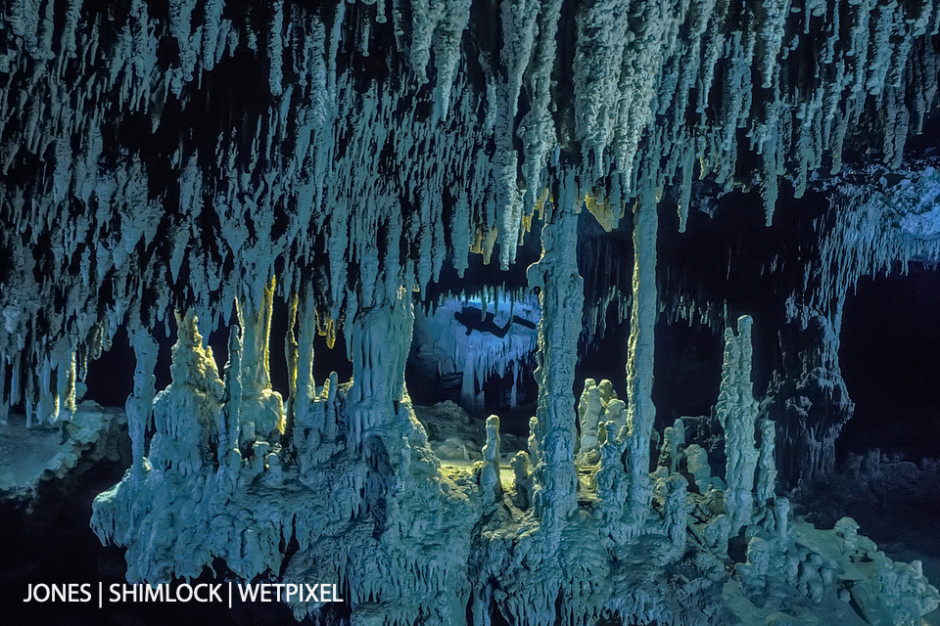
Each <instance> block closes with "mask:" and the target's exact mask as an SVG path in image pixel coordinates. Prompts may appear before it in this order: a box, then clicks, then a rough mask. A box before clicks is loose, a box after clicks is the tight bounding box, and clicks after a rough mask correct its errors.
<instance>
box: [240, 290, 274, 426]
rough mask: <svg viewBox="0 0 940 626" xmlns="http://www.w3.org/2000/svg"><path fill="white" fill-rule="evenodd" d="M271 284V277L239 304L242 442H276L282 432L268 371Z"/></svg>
mask: <svg viewBox="0 0 940 626" xmlns="http://www.w3.org/2000/svg"><path fill="white" fill-rule="evenodd" d="M274 281H275V279H274V278H273V277H272V278H271V280H270V282H268V283H267V284H266V285H264V287H263V288H262V289H261V290H260V292H261V293H260V294H258V293H251V292H249V294H247V295H246V296H245V297H244V298H243V300H242V301H239V302H238V321H239V324H240V326H241V328H242V337H241V344H242V351H241V367H240V371H239V374H240V380H241V398H240V407H239V422H240V428H241V430H242V432H241V439H242V443H251V442H252V441H255V440H262V441H277V440H278V439H279V438H280V435H281V434H283V432H284V403H283V400H282V399H281V394H279V393H277V392H276V391H274V390H273V389H271V374H270V370H269V368H268V360H269V347H268V346H269V340H270V335H271V311H272V308H273V305H274V284H275V282H274Z"/></svg>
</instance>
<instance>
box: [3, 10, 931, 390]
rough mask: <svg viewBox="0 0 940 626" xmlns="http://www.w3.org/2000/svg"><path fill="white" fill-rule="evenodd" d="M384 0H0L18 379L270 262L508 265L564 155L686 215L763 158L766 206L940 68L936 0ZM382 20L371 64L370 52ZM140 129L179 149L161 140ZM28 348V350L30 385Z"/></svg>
mask: <svg viewBox="0 0 940 626" xmlns="http://www.w3.org/2000/svg"><path fill="white" fill-rule="evenodd" d="M387 4H388V3H384V2H380V3H375V4H373V5H371V6H369V5H367V4H363V5H358V4H352V5H348V3H345V2H338V3H337V4H336V6H335V7H332V8H329V9H327V8H322V7H321V8H318V9H311V8H309V7H306V6H304V5H302V4H300V3H282V2H275V3H271V4H270V5H264V6H263V7H262V6H260V5H258V6H254V7H250V8H249V9H248V11H249V13H250V14H251V15H249V16H245V15H240V14H238V13H237V12H235V11H233V10H230V7H228V6H227V5H226V3H224V2H223V1H222V0H188V1H182V2H175V3H173V4H172V5H171V6H170V7H169V10H168V11H167V13H166V14H160V13H159V12H154V11H152V10H150V9H149V8H148V7H147V5H146V3H145V2H143V0H132V1H131V2H130V6H129V10H128V11H127V13H126V14H122V15H118V14H117V12H116V11H115V10H114V9H113V8H111V7H110V6H109V5H101V4H97V5H93V4H90V3H81V2H68V3H54V2H46V3H43V4H42V5H41V7H40V10H36V8H35V6H34V3H31V2H28V1H27V0H14V1H13V2H11V3H10V6H9V7H8V10H7V11H5V13H4V15H3V16H2V18H0V19H2V21H3V22H4V26H6V29H5V32H7V33H8V36H7V37H6V38H5V40H4V41H5V46H6V47H5V49H3V50H0V73H2V74H3V75H4V78H3V79H2V80H3V81H4V82H3V84H2V87H3V88H2V89H0V113H2V114H0V137H2V142H0V177H2V178H3V180H4V184H3V185H2V186H0V189H2V192H0V206H2V210H0V215H2V216H3V217H2V219H0V222H2V226H3V228H2V233H3V234H2V235H0V238H2V239H0V244H2V245H0V247H2V248H3V249H4V250H5V254H7V255H8V257H9V260H10V263H9V264H8V266H9V268H11V269H10V270H9V271H8V276H7V277H6V279H5V285H4V287H5V289H4V290H3V295H2V296H0V307H2V308H3V310H4V311H5V324H4V328H3V330H2V333H0V350H2V353H3V354H4V355H6V356H7V359H8V360H10V361H11V365H13V367H14V369H15V370H17V375H16V377H15V385H14V388H11V389H7V390H5V392H4V395H5V398H4V400H10V399H11V398H21V397H23V392H24V391H27V393H26V396H27V401H30V402H33V403H34V404H40V403H41V402H44V401H42V400H41V398H42V397H45V396H44V394H45V390H46V387H48V388H49V389H51V388H52V387H53V386H55V387H56V389H57V392H56V393H57V394H58V397H59V398H60V404H61V398H62V394H59V393H58V389H59V388H60V387H62V388H64V387H66V386H67V384H66V383H63V384H60V383H59V382H56V383H53V382H51V381H52V375H51V374H50V375H46V373H45V372H47V371H49V372H52V371H55V372H56V374H55V376H56V377H57V381H59V380H67V379H68V378H69V375H68V374H67V373H66V374H62V372H67V370H68V369H69V366H68V360H69V359H66V358H64V357H63V358H59V357H60V356H61V355H64V354H70V353H73V352H76V351H79V348H80V346H83V345H84V344H85V343H86V342H87V341H88V338H89V337H90V336H91V335H93V334H95V333H103V334H104V335H105V336H106V337H108V336H111V334H113V332H114V329H116V328H117V327H119V326H120V325H121V324H122V323H123V322H125V321H129V322H131V323H132V324H133V323H135V322H136V321H137V319H138V318H139V319H140V320H141V321H143V322H144V325H145V326H153V325H154V324H155V323H156V322H159V321H160V320H162V319H163V317H164V316H165V315H166V313H167V312H168V311H171V310H173V309H174V308H193V309H194V310H197V311H198V317H199V319H200V329H201V331H202V333H203V334H204V335H205V334H207V333H208V330H209V329H211V328H213V327H216V326H218V324H219V321H220V319H223V318H227V316H228V315H230V308H231V307H230V306H228V305H229V303H231V302H232V301H233V300H234V299H235V298H236V297H237V296H239V295H240V293H241V291H242V289H243V285H245V284H246V283H247V284H249V285H254V286H253V287H251V289H252V290H253V291H255V292H258V291H260V290H261V289H263V284H264V282H265V280H266V277H268V276H270V275H272V274H273V272H274V270H275V267H277V266H278V265H279V264H281V265H283V266H284V267H286V270H285V272H284V274H283V282H282V290H283V291H282V293H283V294H290V293H292V292H293V291H295V290H294V289H293V286H294V285H298V284H301V283H302V282H304V281H305V280H309V279H310V278H311V274H315V276H313V278H314V280H316V282H317V284H318V285H319V286H321V287H322V288H321V289H318V290H317V293H316V295H315V297H316V298H317V300H318V302H319V305H320V308H321V309H322V310H324V311H327V312H328V315H326V316H325V317H327V318H331V319H334V320H338V319H339V318H340V316H341V312H342V310H343V309H344V307H348V306H349V305H350V302H349V293H350V291H353V292H358V291H368V290H369V289H371V288H372V287H371V285H370V284H368V280H366V281H365V284H363V285H362V287H361V289H359V288H358V287H355V288H354V289H352V290H350V289H349V288H348V287H349V285H350V283H356V282H358V281H360V278H359V277H361V276H366V277H371V276H375V275H376V274H378V273H381V271H383V270H385V271H386V272H387V273H388V274H396V276H394V279H390V280H391V282H394V283H396V285H401V284H404V285H406V287H407V288H417V289H419V290H422V291H423V290H425V289H426V287H427V285H428V284H429V282H431V281H436V280H437V278H438V276H439V272H440V271H441V268H442V267H443V265H444V262H445V260H447V259H449V260H450V261H451V262H452V263H453V266H454V267H455V268H456V269H457V270H458V272H462V271H463V270H464V269H466V267H467V255H468V254H469V253H470V250H471V249H474V250H478V251H479V252H481V253H482V254H483V255H484V257H485V259H487V260H489V259H490V257H491V256H492V254H493V253H494V251H495V250H496V248H497V247H498V249H499V258H500V263H501V265H503V266H504V267H506V266H508V265H509V264H511V263H512V262H513V260H514V259H515V250H516V246H517V245H518V243H519V241H520V240H521V239H522V237H523V236H524V233H525V231H526V229H527V227H528V226H529V225H530V224H531V220H532V215H533V213H534V212H535V210H536V208H537V207H538V205H539V203H540V201H542V200H544V198H545V194H543V193H542V190H544V189H545V188H546V187H550V184H549V181H550V180H551V179H552V178H554V179H556V180H558V179H562V178H565V177H568V176H569V175H574V176H575V177H576V178H577V179H578V181H579V182H578V184H579V187H580V189H581V190H583V191H582V192H579V197H584V196H585V195H588V196H590V201H589V202H588V208H589V210H591V211H592V212H593V213H595V214H596V215H598V217H599V219H600V220H601V222H602V223H603V224H604V225H605V227H610V226H611V225H613V224H616V221H617V219H619V217H620V215H621V214H622V212H623V210H624V209H623V207H625V206H627V203H628V201H629V200H630V199H632V198H633V197H634V195H635V194H636V193H637V190H638V189H641V188H642V189H650V190H653V191H654V192H656V194H657V196H656V197H659V195H658V194H659V192H661V190H662V188H663V187H664V186H665V185H669V184H675V185H677V186H678V187H679V194H678V196H679V198H680V202H679V210H680V214H681V217H682V220H681V223H682V225H684V223H685V216H686V215H687V213H688V209H689V198H690V194H689V188H690V185H691V182H692V180H693V178H694V175H698V176H708V177H711V178H713V179H714V180H716V181H717V182H719V183H720V184H724V185H726V186H727V185H731V184H733V183H734V182H736V181H738V182H744V183H748V184H749V183H751V182H753V180H754V179H756V180H757V181H758V182H760V184H761V187H762V189H763V190H764V193H765V196H766V206H767V218H768V221H769V219H770V215H771V212H772V210H773V205H774V199H775V197H776V186H777V179H778V178H779V177H781V176H787V177H791V178H793V179H794V181H795V183H796V187H797V192H798V194H799V193H800V192H802V190H803V189H804V188H805V186H806V182H807V180H808V177H809V173H810V172H813V171H815V170H817V169H819V167H820V166H821V164H822V163H823V161H824V160H825V158H826V157H827V156H830V157H831V160H832V164H833V169H834V170H838V168H839V164H840V156H841V153H842V146H843V144H844V143H845V142H846V141H848V140H849V139H850V138H851V136H852V133H853V132H854V128H855V126H856V124H857V122H858V120H859V119H860V116H862V115H863V113H865V112H866V111H869V110H871V109H875V110H876V112H877V113H878V114H879V115H878V116H877V119H880V120H883V121H884V123H883V125H882V126H881V127H880V128H878V129H877V132H879V133H880V135H881V136H882V138H883V141H882V144H883V146H884V150H883V153H884V155H885V157H886V158H889V159H890V160H892V161H896V159H897V158H898V156H899V155H900V146H902V145H903V141H904V138H905V137H906V136H907V135H908V134H910V133H913V132H916V131H917V130H918V129H919V128H920V125H921V122H922V120H923V116H924V112H925V111H926V110H927V109H928V108H929V106H930V104H931V102H932V99H933V98H934V96H935V90H936V81H935V80H934V79H935V77H936V74H937V67H938V65H937V55H936V49H935V38H933V39H932V38H931V36H932V35H935V34H936V33H937V32H938V28H940V5H936V6H935V5H934V4H933V3H931V2H927V1H923V2H908V3H897V2H894V1H887V0H885V1H875V0H866V1H863V2H855V3H837V2H818V3H815V4H814V5H813V6H812V7H811V8H808V9H807V10H803V11H795V10H793V9H792V8H791V6H790V3H789V2H786V1H781V2H765V3H761V4H758V5H750V4H747V3H745V4H739V3H731V2H725V1H716V0H694V1H692V2H681V3H678V2H674V1H671V0H655V1H653V2H644V3H630V2H626V1H623V0H611V1H608V2H599V3H587V4H580V5H578V6H576V7H573V8H571V10H570V11H568V10H563V6H562V5H563V2H562V1H561V0H552V1H548V2H541V3H534V2H532V1H531V0H508V1H507V2H504V3H502V5H500V10H499V13H498V15H497V14H494V15H485V11H483V9H480V10H479V11H474V10H471V6H470V3H469V2H468V1H467V0H452V1H448V2H441V3H436V4H433V6H432V3H427V2H423V1H417V0H416V1H414V2H411V3H410V6H408V7H405V6H401V5H399V4H394V3H393V5H392V6H391V7H389V6H386V5H387ZM347 5H348V6H347ZM565 16H573V19H568V18H566V17H565ZM494 26H497V27H495V28H494ZM484 31H485V32H484ZM490 32H497V33H500V36H499V37H497V38H493V37H490ZM568 38H570V40H571V41H572V47H571V48H570V49H567V48H564V49H559V48H558V47H557V43H556V42H557V41H559V40H562V39H568ZM468 39H473V40H475V41H476V42H477V44H478V45H479V46H481V47H482V48H481V52H480V54H478V55H476V56H475V58H470V57H468V56H467V55H465V54H463V52H464V50H466V49H468V47H467V46H465V45H463V44H464V42H466V41H467V40H468ZM393 40H394V43H393ZM167 43H172V44H173V45H166V44H167ZM379 46H385V47H386V49H390V50H391V52H390V53H389V54H387V55H385V59H384V61H385V65H384V67H383V65H382V63H381V62H380V63H378V64H377V65H376V64H375V62H374V61H370V62H369V63H368V64H367V63H366V61H365V59H366V55H368V53H369V51H370V50H374V49H376V48H377V47H379ZM237 55H241V56H239V57H238V58H239V59H240V60H239V63H238V65H239V69H237V70H236V69H235V68H234V66H235V63H234V61H233V59H235V58H236V56H237ZM246 58H247V59H253V63H254V65H252V64H250V63H248V64H246V63H242V61H243V60H244V59H246ZM367 67H368V68H370V69H369V70H368V71H367V70H365V69H364V68H367ZM754 67H756V68H757V71H756V72H753V71H752V68H754ZM806 67H810V68H813V71H811V72H807V71H804V68H806ZM409 68H410V69H409ZM432 68H433V70H434V71H433V75H434V79H433V84H428V85H426V84H425V83H427V82H429V77H430V76H431V75H432V71H431V69H432ZM796 68H800V71H795V70H796ZM373 69H376V71H377V72H378V74H370V73H369V72H371V71H372V70H373ZM233 71H239V72H240V73H241V74H243V75H245V76H248V77H249V79H250V77H252V76H253V77H254V78H255V79H263V81H262V82H263V83H266V85H259V87H262V89H265V88H266V93H262V95H261V96H259V97H258V98H256V99H254V100H252V102H253V103H254V104H252V105H251V106H250V107H249V106H248V105H247V104H246V105H245V110H244V111H242V110H238V109H239V106H240V105H239V104H238V103H237V102H236V103H235V104H234V105H233V106H234V109H235V110H234V111H233V115H232V119H231V123H230V124H228V125H223V126H224V127H218V128H217V130H213V128H214V126H213V125H214V124H218V121H214V120H209V119H202V118H201V117H200V116H201V115H203V114H202V113H200V111H204V110H205V105H206V103H207V102H213V101H215V98H216V95H217V94H215V92H214V91H213V90H218V89H220V87H219V85H222V84H224V85H229V84H230V81H229V80H228V77H229V73H231V72H233ZM385 73H388V74H389V75H393V76H404V79H402V80H385V79H383V78H381V76H383V75H384V74H385ZM755 77H756V81H755V80H754V78H755ZM522 94H525V98H526V107H525V111H526V112H525V113H524V114H523V115H522V116H521V117H520V115H519V112H520V111H522V110H523V108H522V107H521V106H520V98H522V97H523V96H522ZM229 97H230V96H226V98H229ZM165 103H169V104H171V105H172V106H170V105H167V104H165ZM428 111H430V113H428ZM172 116H178V117H172ZM185 120H190V121H185ZM181 121H183V124H182V125H181ZM186 124H190V125H191V126H192V127H181V126H185V125H186ZM196 126H198V127H199V128H195V127H196ZM115 129H117V130H116V131H115ZM174 129H175V130H174ZM197 130H198V131H199V132H196V131H197ZM148 132H151V133H154V134H156V135H158V136H159V138H160V141H158V142H153V144H154V145H163V144H165V143H167V142H169V145H172V146H175V148H174V149H173V150H171V151H170V152H169V153H168V154H162V153H159V151H157V150H155V149H154V148H153V146H152V145H150V144H151V142H147V141H143V142H141V141H140V139H139V138H140V136H141V134H144V135H146V133H148ZM866 132H867V131H866ZM207 133H208V134H209V136H206V135H207ZM213 134H216V136H212V135H213ZM135 137H136V138H137V139H134V138H135ZM742 137H744V138H745V139H744V141H743V143H744V144H746V145H742ZM484 145H492V146H493V150H492V151H488V150H481V149H480V146H484ZM641 145H642V146H643V149H640V147H641ZM746 153H747V154H750V153H753V154H756V155H758V157H759V159H758V161H759V163H760V167H759V171H753V172H752V171H748V170H747V168H746V167H742V165H741V164H742V163H743V162H745V160H744V159H742V158H741V157H742V155H744V154H746ZM168 181H172V182H168ZM377 233H378V234H379V240H380V242H379V243H380V245H379V246H376V245H375V244H376V234H377ZM207 244H208V245H207ZM383 247H384V248H385V249H386V250H387V254H386V255H385V258H379V252H378V250H379V249H381V248H383ZM34 252H36V253H37V254H38V256H39V257H41V259H40V261H37V260H36V255H34ZM324 259H325V260H326V261H325V263H324ZM387 259H394V262H393V263H392V264H391V265H392V266H391V267H389V265H388V264H387V263H386V260H387ZM255 283H258V284H255ZM394 289H397V286H396V287H394V288H388V289H386V292H387V294H388V299H389V300H391V299H393V298H394V297H395V295H394V293H393V291H394ZM105 294H107V295H105ZM357 297H358V296H357ZM365 298H366V300H368V299H369V296H368V294H367V293H366V294H365ZM43 303H55V306H53V307H46V306H45V305H44V304H43ZM128 316H130V318H128ZM226 321H227V319H226ZM40 338H44V339H40ZM60 344H61V346H62V347H61V348H60ZM15 352H21V353H23V352H25V354H24V356H23V359H24V361H25V365H24V364H21V365H16V364H13V363H12V357H10V355H11V354H13V353H15ZM79 361H81V358H80V359H79ZM44 364H48V366H47V365H44ZM24 368H25V369H29V370H34V371H36V372H39V373H40V374H39V378H41V380H40V381H39V382H38V383H37V384H36V385H34V386H33V388H32V389H29V387H28V385H27V384H24V383H23V382H22V381H23V380H24V376H22V375H21V370H23V369H24ZM79 369H81V367H80V366H79ZM47 379H48V380H47ZM47 383H48V384H47ZM50 393H51V392H50Z"/></svg>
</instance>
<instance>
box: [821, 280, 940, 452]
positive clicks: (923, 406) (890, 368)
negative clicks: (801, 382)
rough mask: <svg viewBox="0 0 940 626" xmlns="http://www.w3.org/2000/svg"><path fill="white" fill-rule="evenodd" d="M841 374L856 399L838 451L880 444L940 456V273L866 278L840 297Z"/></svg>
mask: <svg viewBox="0 0 940 626" xmlns="http://www.w3.org/2000/svg"><path fill="white" fill-rule="evenodd" d="M839 356H840V362H841V366H842V374H843V377H844V379H845V384H846V386H847V387H848V390H849V395H850V397H851V398H852V400H853V401H854V402H855V416H854V417H853V418H852V419H851V420H849V422H848V424H846V426H845V429H844V430H843V433H842V436H841V437H840V438H839V440H838V442H837V447H838V452H839V456H840V457H844V456H845V455H846V453H848V452H854V453H856V454H859V453H863V452H865V451H866V450H870V449H874V448H880V449H881V450H882V452H893V453H900V454H902V455H903V456H904V457H905V458H908V459H910V460H914V461H917V460H919V459H921V458H924V457H940V382H938V381H940V272H937V271H936V270H932V269H927V268H925V267H924V266H922V265H920V264H914V263H912V264H911V265H910V268H909V273H908V275H906V276H901V275H897V274H895V275H892V276H890V277H887V278H885V277H884V276H879V277H877V278H870V277H869V278H864V279H862V280H860V281H859V284H858V289H857V291H856V292H855V293H854V294H849V295H848V297H847V298H846V302H845V310H844V316H843V322H842V335H841V350H840V353H839Z"/></svg>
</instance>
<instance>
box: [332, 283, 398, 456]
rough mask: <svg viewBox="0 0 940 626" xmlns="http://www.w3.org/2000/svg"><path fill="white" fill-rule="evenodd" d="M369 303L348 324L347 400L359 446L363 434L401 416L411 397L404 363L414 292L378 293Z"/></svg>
mask: <svg viewBox="0 0 940 626" xmlns="http://www.w3.org/2000/svg"><path fill="white" fill-rule="evenodd" d="M367 302H369V305H368V306H365V307H361V308H358V309H356V310H355V313H354V314H353V315H351V317H352V322H351V323H348V325H347V331H348V332H347V340H348V342H349V345H348V349H349V356H350V360H351V361H352V369H353V375H352V386H351V387H350V389H349V391H348V392H347V396H346V397H347V399H348V400H351V401H352V403H353V405H352V407H351V410H350V411H349V414H350V417H351V423H350V424H349V428H350V436H351V438H352V440H353V441H354V442H356V445H357V446H358V445H360V444H361V443H362V438H363V434H364V433H365V432H367V431H369V430H371V429H373V428H374V427H376V426H379V425H380V424H382V423H383V422H386V423H387V422H388V420H392V419H394V417H395V416H396V415H398V414H399V413H398V411H399V404H398V403H399V402H400V401H402V400H404V399H405V398H406V397H407V391H406V388H405V363H406V361H407V360H408V353H409V351H410V350H411V337H412V332H413V328H414V308H413V305H412V302H411V292H410V290H409V289H407V288H405V287H404V286H401V287H398V288H391V289H387V290H386V289H385V288H382V289H376V290H375V293H374V297H371V298H369V300H367ZM352 308H354V307H348V308H347V312H349V310H350V309H352Z"/></svg>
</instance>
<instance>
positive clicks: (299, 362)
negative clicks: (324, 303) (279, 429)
mask: <svg viewBox="0 0 940 626" xmlns="http://www.w3.org/2000/svg"><path fill="white" fill-rule="evenodd" d="M294 305H295V306H294V307H293V310H292V311H291V327H290V331H289V337H290V339H289V341H290V344H291V345H290V346H289V347H288V348H287V351H288V352H291V351H293V354H294V356H293V357H292V358H291V357H289V358H288V362H289V363H290V364H291V368H290V370H289V372H288V377H289V382H290V387H291V401H290V405H289V409H288V416H287V420H288V422H287V429H286V431H285V433H286V434H287V435H288V438H287V439H288V441H290V440H291V437H290V435H291V434H292V431H293V425H294V422H295V420H296V418H297V416H298V415H299V416H300V417H301V419H302V420H303V419H306V418H308V417H309V416H308V412H309V411H310V401H311V399H312V398H313V396H314V395H315V394H316V382H315V381H314V378H313V342H314V339H315V337H316V332H317V314H316V306H315V301H314V296H313V283H307V284H306V286H305V287H304V289H303V292H302V295H301V296H298V298H297V299H296V300H295V302H294Z"/></svg>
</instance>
